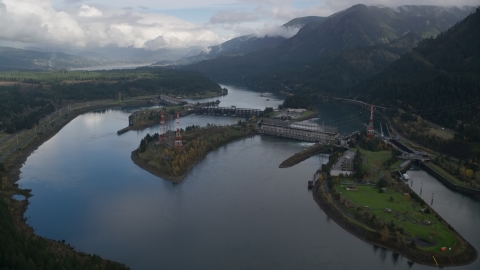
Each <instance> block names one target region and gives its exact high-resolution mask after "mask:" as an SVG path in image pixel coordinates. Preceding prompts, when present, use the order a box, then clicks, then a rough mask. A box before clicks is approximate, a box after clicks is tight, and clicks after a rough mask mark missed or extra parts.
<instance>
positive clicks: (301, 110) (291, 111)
mask: <svg viewBox="0 0 480 270" xmlns="http://www.w3.org/2000/svg"><path fill="white" fill-rule="evenodd" d="M306 111H307V109H287V114H302V113H304V112H306Z"/></svg>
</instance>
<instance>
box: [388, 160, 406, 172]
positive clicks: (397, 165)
mask: <svg viewBox="0 0 480 270" xmlns="http://www.w3.org/2000/svg"><path fill="white" fill-rule="evenodd" d="M403 162H404V160H399V161H397V162H395V163H393V164H392V166H390V167H389V168H388V169H389V170H390V171H391V172H393V171H399V170H400V164H402V163H403Z"/></svg>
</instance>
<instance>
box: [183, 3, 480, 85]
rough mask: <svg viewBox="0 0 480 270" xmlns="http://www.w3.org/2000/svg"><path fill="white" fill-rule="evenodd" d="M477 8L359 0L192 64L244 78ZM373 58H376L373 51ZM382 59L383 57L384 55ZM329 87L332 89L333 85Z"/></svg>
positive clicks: (212, 73) (438, 26) (434, 30)
mask: <svg viewBox="0 0 480 270" xmlns="http://www.w3.org/2000/svg"><path fill="white" fill-rule="evenodd" d="M474 10H475V9H474V8H473V7H465V8H455V7H448V8H447V7H438V6H402V7H399V8H396V9H392V8H386V7H372V6H365V5H355V6H353V7H351V8H348V9H346V10H344V11H341V12H338V13H336V14H334V15H332V16H330V17H328V18H326V19H325V20H323V21H322V20H320V21H316V22H315V21H314V22H311V23H308V24H306V25H305V26H303V27H302V28H301V29H300V31H299V32H298V33H297V34H296V35H295V36H293V37H292V38H290V39H288V40H285V41H284V42H282V43H281V44H279V45H277V46H276V47H274V48H268V49H261V50H257V51H253V52H250V53H247V54H245V55H243V56H238V55H236V56H228V55H222V56H220V57H217V58H215V59H211V60H207V61H203V62H200V63H197V64H194V65H191V66H189V67H188V68H189V69H193V70H196V71H199V72H201V73H203V74H205V75H207V76H209V77H210V78H214V79H216V80H220V81H234V82H239V83H245V82H248V81H250V78H252V77H255V76H257V77H258V76H261V75H262V74H265V73H266V72H267V73H268V72H270V73H273V72H277V71H279V70H285V69H287V70H288V69H290V70H292V68H294V69H296V68H297V67H298V66H305V64H308V66H310V67H312V66H316V65H317V64H319V63H320V64H322V65H324V62H325V61H324V60H321V59H322V58H325V57H326V58H330V59H331V57H332V55H333V56H335V55H339V54H341V53H343V52H346V51H352V50H355V49H357V48H360V47H361V48H365V47H369V46H379V45H385V44H390V43H391V42H392V41H394V40H398V39H399V38H401V37H403V36H404V35H406V34H407V33H409V32H415V33H417V35H419V36H420V37H429V36H434V35H437V34H438V33H440V32H441V31H444V30H446V29H447V28H448V27H450V26H452V25H453V24H455V23H456V22H458V21H460V20H462V19H463V18H465V17H466V16H468V15H469V14H470V13H471V12H473V11H474ZM410 48H411V47H410ZM398 57H399V55H397V56H395V57H393V58H392V57H390V58H392V59H393V60H395V59H396V58H398ZM372 61H375V57H374V58H372ZM379 61H384V58H381V59H380V60H379ZM390 62H391V60H390ZM387 64H388V63H387ZM375 65H378V63H375ZM380 66H382V67H385V66H386V65H382V64H380ZM329 72H333V71H332V70H330V71H329ZM377 72H378V71H377ZM297 74H298V73H297ZM300 75H301V74H300ZM347 75H348V76H349V77H350V75H349V74H347ZM281 76H283V75H281ZM281 76H280V77H281ZM360 79H363V78H360ZM352 82H353V83H355V82H357V81H356V80H353V81H352ZM270 90H273V91H274V90H275V89H270ZM327 90H328V91H331V90H332V88H330V89H327Z"/></svg>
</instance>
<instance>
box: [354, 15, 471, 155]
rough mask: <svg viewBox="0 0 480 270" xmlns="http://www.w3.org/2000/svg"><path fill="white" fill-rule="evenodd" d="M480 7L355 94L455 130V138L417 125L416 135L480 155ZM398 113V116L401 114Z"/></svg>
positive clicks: (449, 149) (407, 117)
mask: <svg viewBox="0 0 480 270" xmlns="http://www.w3.org/2000/svg"><path fill="white" fill-rule="evenodd" d="M478 29H480V9H477V11H476V12H475V13H473V14H472V15H470V16H468V17H467V18H466V19H465V20H463V21H461V22H459V23H458V24H456V25H455V26H453V27H452V28H450V29H449V30H447V31H445V32H442V33H441V34H440V35H438V36H437V37H436V38H428V39H425V40H423V41H422V42H420V43H419V44H418V46H417V47H416V48H415V49H413V50H412V52H410V53H407V54H405V55H404V56H402V57H401V58H400V59H399V60H397V61H395V62H394V63H393V64H391V65H390V66H389V67H388V68H387V69H386V70H385V71H383V72H382V73H380V74H379V75H377V76H374V77H372V78H370V79H368V80H365V81H364V82H362V83H360V84H358V85H356V86H355V87H352V88H350V89H349V91H350V92H351V97H355V98H357V99H360V100H364V101H366V102H372V103H374V104H378V105H383V106H386V107H389V108H391V110H390V112H391V114H392V116H394V115H395V114H398V112H399V111H403V112H405V113H403V114H402V115H401V120H402V122H404V123H405V122H414V123H417V122H418V123H420V122H421V119H427V120H430V121H432V122H435V123H437V124H440V125H442V126H445V127H448V128H451V129H455V130H456V132H457V133H456V134H455V137H454V139H453V140H439V138H436V137H435V136H432V135H429V134H428V133H425V134H424V133H422V132H420V131H419V130H412V131H410V132H408V133H409V135H410V136H411V138H412V139H414V140H416V141H419V142H421V143H422V144H425V145H428V146H429V147H432V148H434V149H437V150H439V151H442V152H444V153H448V154H450V155H453V156H455V157H458V158H461V159H466V158H474V159H480V130H479V128H478V126H479V124H480V110H479V105H480V98H479V96H480V36H479V35H477V34H476V33H477V32H478ZM397 116H398V115H397Z"/></svg>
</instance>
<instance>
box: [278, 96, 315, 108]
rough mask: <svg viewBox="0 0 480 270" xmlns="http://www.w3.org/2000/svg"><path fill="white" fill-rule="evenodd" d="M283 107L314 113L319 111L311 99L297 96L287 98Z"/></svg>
mask: <svg viewBox="0 0 480 270" xmlns="http://www.w3.org/2000/svg"><path fill="white" fill-rule="evenodd" d="M282 107H283V108H290V109H307V110H312V111H315V110H316V109H317V107H316V106H315V105H314V104H313V102H312V100H311V99H309V98H306V97H304V96H297V95H295V96H290V97H287V98H286V99H285V101H284V102H283V104H282Z"/></svg>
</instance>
